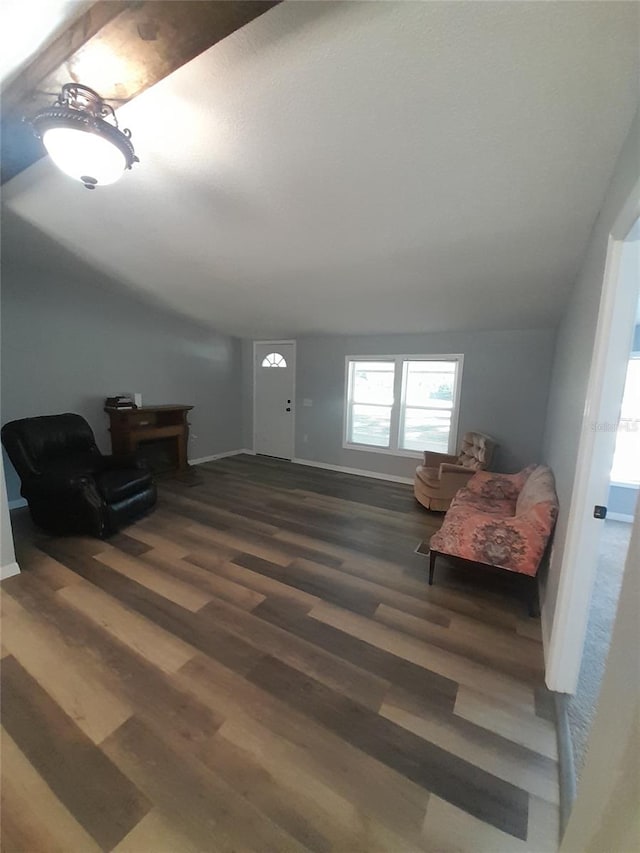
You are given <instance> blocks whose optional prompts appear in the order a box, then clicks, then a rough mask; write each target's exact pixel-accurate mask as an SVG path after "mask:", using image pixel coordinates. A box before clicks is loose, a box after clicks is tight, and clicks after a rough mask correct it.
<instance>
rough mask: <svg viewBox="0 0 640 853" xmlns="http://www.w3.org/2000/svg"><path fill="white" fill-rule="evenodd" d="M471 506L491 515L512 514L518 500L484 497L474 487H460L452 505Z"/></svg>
mask: <svg viewBox="0 0 640 853" xmlns="http://www.w3.org/2000/svg"><path fill="white" fill-rule="evenodd" d="M460 504H461V505H463V506H470V507H474V508H475V509H477V510H478V511H480V512H486V513H489V514H490V515H500V516H511V515H513V514H514V513H515V509H516V502H515V500H511V499H510V498H502V499H501V498H484V497H482V495H479V494H477V493H476V492H474V491H473V490H472V489H467V488H464V489H460V490H459V491H458V492H457V493H456V496H455V498H454V499H453V503H452V506H458V505H460Z"/></svg>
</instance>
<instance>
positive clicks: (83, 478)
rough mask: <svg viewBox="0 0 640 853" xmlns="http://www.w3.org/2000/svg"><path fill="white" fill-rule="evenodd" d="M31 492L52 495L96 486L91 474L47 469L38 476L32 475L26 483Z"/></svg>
mask: <svg viewBox="0 0 640 853" xmlns="http://www.w3.org/2000/svg"><path fill="white" fill-rule="evenodd" d="M24 485H25V488H26V490H27V491H28V492H30V493H37V494H41V495H51V496H52V497H53V496H55V495H56V494H60V493H61V492H67V493H70V492H81V491H83V490H85V489H87V488H95V481H94V479H93V477H92V476H91V475H90V474H78V473H75V472H69V473H67V474H65V473H64V472H61V471H55V472H51V471H48V472H47V471H45V472H44V473H43V474H40V475H39V476H38V477H31V478H29V480H28V481H27V482H26V483H25V484H24Z"/></svg>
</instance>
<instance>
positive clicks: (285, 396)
mask: <svg viewBox="0 0 640 853" xmlns="http://www.w3.org/2000/svg"><path fill="white" fill-rule="evenodd" d="M295 357H296V345H295V342H293V341H287V342H281V341H266V342H264V341H260V342H258V341H256V342H254V347H253V381H254V410H253V411H254V450H255V452H256V453H262V454H264V455H265V456H278V457H280V458H282V459H291V458H292V457H293V435H294V432H293V429H294V427H293V425H294V408H293V405H294V397H293V394H294V388H295V375H296V365H295Z"/></svg>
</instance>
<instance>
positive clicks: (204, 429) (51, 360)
mask: <svg viewBox="0 0 640 853" xmlns="http://www.w3.org/2000/svg"><path fill="white" fill-rule="evenodd" d="M4 225H5V227H3V260H2V423H6V422H7V421H10V420H13V419H15V418H23V417H28V416H32V415H43V414H53V413H55V412H64V411H74V412H78V413H80V414H81V415H84V416H85V417H86V418H87V420H88V421H89V423H90V424H91V426H92V427H93V429H94V431H95V433H96V439H97V441H98V444H99V446H100V448H101V449H102V450H104V451H107V452H108V451H109V450H110V442H109V434H108V432H107V416H106V414H105V413H104V412H103V411H102V407H103V404H104V399H105V397H107V396H110V395H112V394H117V393H121V392H123V391H131V392H135V391H139V392H141V393H142V395H143V403H146V404H154V403H158V404H159V403H186V404H190V405H193V406H194V409H193V411H192V412H191V413H190V421H191V424H192V426H191V432H192V440H191V442H190V448H189V456H190V457H191V458H199V457H202V456H209V455H212V454H215V453H221V452H223V451H227V450H237V449H240V448H241V447H242V439H243V435H242V404H241V390H240V388H241V381H242V374H241V342H240V340H239V339H237V338H229V337H224V336H221V335H218V334H215V333H214V332H212V331H211V330H210V329H206V328H204V327H201V326H199V325H198V324H196V323H194V322H191V321H188V320H185V319H182V318H181V317H177V316H176V315H174V314H171V313H169V312H167V311H165V310H164V309H162V308H160V307H158V306H156V305H149V304H145V303H143V302H140V301H138V300H137V299H136V298H135V297H134V296H133V295H131V294H130V293H129V292H128V291H126V290H124V289H123V288H122V287H121V285H118V284H117V283H116V282H114V281H112V280H110V279H108V278H107V277H105V276H103V275H101V274H100V273H98V272H97V271H96V270H95V269H92V268H91V267H88V266H86V265H85V264H84V263H83V262H81V261H80V260H79V259H78V258H76V257H74V256H72V255H70V254H69V253H68V252H66V251H65V250H64V249H63V248H62V247H61V246H59V245H57V244H55V243H53V242H52V241H48V240H47V239H46V238H44V237H43V235H41V234H39V232H34V231H33V229H31V228H30V226H27V225H26V224H25V223H21V222H15V221H12V222H10V223H7V222H5V223H4ZM116 251H117V248H116ZM5 466H6V473H7V488H8V492H9V500H15V499H16V498H18V497H19V483H18V480H17V476H16V474H15V471H14V470H13V468H12V466H11V464H10V463H9V462H8V460H6V459H5Z"/></svg>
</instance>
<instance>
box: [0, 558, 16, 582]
mask: <svg viewBox="0 0 640 853" xmlns="http://www.w3.org/2000/svg"><path fill="white" fill-rule="evenodd" d="M19 574H20V566H19V565H18V564H17V563H16V562H15V560H14V561H13V563H7V565H6V566H2V568H0V580H2V581H5V580H7V578H12V577H13V576H14V575H19Z"/></svg>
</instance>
